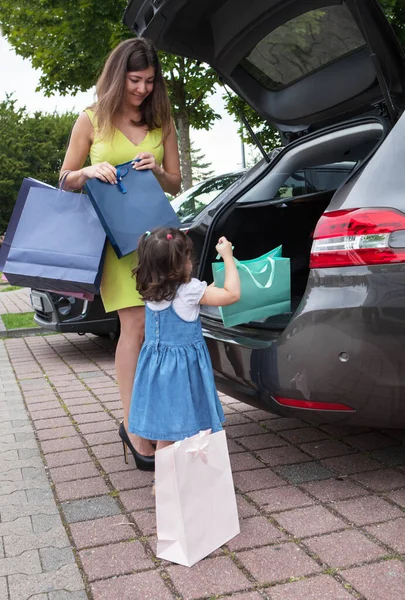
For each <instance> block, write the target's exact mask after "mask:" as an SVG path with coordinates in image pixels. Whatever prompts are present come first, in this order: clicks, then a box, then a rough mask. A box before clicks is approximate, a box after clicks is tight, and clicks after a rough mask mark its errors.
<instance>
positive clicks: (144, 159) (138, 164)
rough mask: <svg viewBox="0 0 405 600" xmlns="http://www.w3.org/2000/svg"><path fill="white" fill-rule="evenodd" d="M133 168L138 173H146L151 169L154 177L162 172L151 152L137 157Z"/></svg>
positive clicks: (142, 153)
mask: <svg viewBox="0 0 405 600" xmlns="http://www.w3.org/2000/svg"><path fill="white" fill-rule="evenodd" d="M132 165H133V166H132V168H133V169H136V170H137V171H145V170H146V169H150V170H151V171H152V173H153V174H154V175H156V174H158V173H159V172H160V171H161V167H160V166H159V165H158V164H157V162H156V159H155V157H154V156H153V154H151V153H150V152H141V153H140V154H137V156H135V158H134V160H133V163H132Z"/></svg>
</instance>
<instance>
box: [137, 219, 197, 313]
mask: <svg viewBox="0 0 405 600" xmlns="http://www.w3.org/2000/svg"><path fill="white" fill-rule="evenodd" d="M192 256H193V243H192V241H191V240H190V238H189V237H188V236H187V235H186V234H185V233H183V231H180V230H179V229H173V228H163V227H161V228H159V229H154V230H153V231H152V232H151V233H144V234H143V236H142V237H141V239H140V241H139V246H138V258H139V261H138V266H137V267H136V268H135V269H134V270H133V273H134V275H135V276H136V289H137V290H138V292H139V293H140V295H141V296H142V299H143V300H144V301H145V302H161V301H162V300H173V298H174V297H175V295H176V291H177V288H178V287H179V285H181V284H182V283H187V282H188V281H189V280H190V277H191V273H190V270H189V268H188V266H189V265H188V261H189V260H192Z"/></svg>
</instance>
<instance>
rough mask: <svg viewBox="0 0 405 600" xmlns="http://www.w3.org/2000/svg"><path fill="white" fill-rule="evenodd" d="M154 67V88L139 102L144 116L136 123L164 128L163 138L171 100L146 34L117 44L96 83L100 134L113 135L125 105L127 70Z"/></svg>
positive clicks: (164, 137) (96, 115)
mask: <svg viewBox="0 0 405 600" xmlns="http://www.w3.org/2000/svg"><path fill="white" fill-rule="evenodd" d="M148 67H153V68H154V69H155V77H154V83H153V91H152V92H151V93H150V94H149V96H147V97H146V98H145V100H144V101H143V102H142V104H141V106H140V110H141V118H140V120H139V121H138V122H137V125H146V126H147V128H148V130H149V131H152V130H153V129H157V128H162V132H163V140H165V139H166V138H167V136H168V135H169V133H170V129H171V115H170V102H169V97H168V94H167V89H166V84H165V81H164V79H163V75H162V67H161V65H160V61H159V58H158V55H157V52H156V49H155V47H154V45H153V44H152V42H151V41H150V40H148V39H146V38H134V39H129V40H126V41H124V42H121V43H120V44H118V46H117V47H116V48H115V49H114V50H113V51H112V52H111V53H110V55H109V56H108V58H107V61H106V63H105V65H104V68H103V71H102V73H101V75H100V77H99V79H98V81H97V84H96V94H97V102H96V103H95V104H94V105H93V106H92V107H91V108H92V110H94V113H95V117H96V123H97V130H98V134H99V135H100V136H101V137H110V136H112V135H113V129H114V125H115V119H116V117H117V114H118V113H119V111H120V109H121V105H122V100H123V96H124V92H125V84H126V77H127V73H128V72H130V71H144V70H145V69H147V68H148Z"/></svg>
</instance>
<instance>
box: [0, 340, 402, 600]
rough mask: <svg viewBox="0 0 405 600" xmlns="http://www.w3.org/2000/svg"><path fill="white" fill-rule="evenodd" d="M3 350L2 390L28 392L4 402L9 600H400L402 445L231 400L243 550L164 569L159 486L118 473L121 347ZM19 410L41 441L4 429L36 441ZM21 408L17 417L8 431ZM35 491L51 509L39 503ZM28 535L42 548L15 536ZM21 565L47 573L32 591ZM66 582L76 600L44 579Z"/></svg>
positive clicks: (58, 343) (34, 579) (5, 395)
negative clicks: (158, 552)
mask: <svg viewBox="0 0 405 600" xmlns="http://www.w3.org/2000/svg"><path fill="white" fill-rule="evenodd" d="M0 348H2V352H3V354H1V353H0V362H1V364H6V360H5V358H4V352H5V351H6V352H7V355H8V357H9V359H10V360H11V364H12V368H13V372H12V371H11V368H10V367H7V368H6V371H5V378H6V379H5V380H4V381H8V380H12V375H13V374H15V375H16V377H17V379H18V387H17V386H16V384H15V382H14V380H12V381H13V384H12V385H11V388H10V389H8V385H9V384H7V385H6V384H5V383H4V382H3V380H2V382H1V385H2V386H3V387H0V392H1V396H0V397H1V398H2V400H1V404H0V406H1V407H3V408H1V409H0V410H1V411H2V412H0V415H1V421H4V419H5V417H6V421H4V423H5V424H3V422H2V423H1V425H0V427H1V428H2V431H3V430H4V431H3V435H4V438H3V436H2V440H1V442H0V451H1V453H2V454H1V458H0V461H1V462H0V465H2V464H5V463H6V461H7V466H8V468H7V470H6V473H8V475H7V477H8V478H9V480H5V481H6V483H5V484H4V485H6V486H7V487H6V488H4V489H5V490H6V491H5V492H4V493H3V492H1V493H0V536H2V541H1V545H0V557H2V558H0V597H2V590H6V593H8V594H9V600H17V599H18V600H20V599H21V600H25V599H28V598H29V595H32V594H33V591H32V589H34V590H35V593H36V594H37V596H35V597H36V598H40V599H41V600H45V599H46V600H62V599H66V600H78V599H79V598H80V600H81V599H82V598H89V599H90V600H104V599H105V600H126V599H128V600H129V599H131V600H138V599H141V598H142V600H166V599H167V600H174V599H176V600H203V599H204V600H211V599H213V598H218V597H220V598H233V599H234V600H260V599H262V600H350V599H353V598H357V599H358V600H397V599H398V600H402V599H403V584H404V583H405V564H404V560H403V559H404V552H405V544H404V542H403V538H404V535H403V534H404V533H405V448H404V441H405V435H404V433H403V432H402V431H396V430H393V431H389V430H384V431H378V432H377V431H370V430H368V429H364V428H352V429H350V428H347V427H345V426H342V425H315V424H313V423H311V422H309V421H308V422H305V421H300V420H298V419H291V418H290V419H288V418H281V417H278V416H277V415H271V414H268V413H265V412H264V411H260V410H255V409H253V408H252V407H250V406H247V405H245V404H242V403H239V402H236V401H235V400H234V399H232V398H229V397H227V396H223V395H222V396H221V400H222V402H223V405H224V410H225V413H226V417H227V425H226V431H227V436H228V442H229V449H230V453H231V463H232V468H233V472H234V481H235V486H236V490H237V499H238V507H239V515H240V520H241V534H240V535H239V536H238V537H236V538H235V539H234V540H231V541H230V542H229V543H228V544H227V545H226V546H224V547H223V548H221V549H219V550H218V551H217V552H215V553H214V554H213V555H211V556H210V557H208V558H207V559H205V560H204V561H201V562H200V563H199V564H197V565H195V566H194V567H193V568H191V569H188V568H186V567H181V566H178V565H173V564H170V563H168V562H166V561H161V560H158V559H157V558H156V556H155V554H154V551H155V547H156V530H155V514H154V499H153V496H152V495H151V479H152V475H151V474H150V473H144V472H141V471H138V470H136V468H135V466H134V464H133V463H130V464H129V465H125V463H124V460H123V456H122V446H121V444H120V440H119V437H118V432H117V429H118V423H119V420H120V419H121V418H122V409H121V405H120V400H119V394H118V389H117V385H116V381H115V370H114V363H113V353H114V343H113V342H111V341H110V340H105V339H102V338H97V337H95V336H90V335H89V336H84V337H78V336H76V335H73V334H72V335H55V336H48V337H30V338H26V339H9V340H6V341H5V342H4V343H3V342H0ZM4 349H5V350H4ZM1 372H2V374H3V371H1ZM21 394H22V396H23V398H24V402H25V404H26V406H27V407H28V411H29V415H30V418H31V420H32V423H33V426H34V430H35V437H34V436H33V434H32V429H30V430H29V431H28V430H25V429H23V430H20V429H18V431H16V432H14V431H12V432H11V436H12V437H10V438H9V437H7V436H9V435H10V434H9V431H8V427H11V429H12V430H14V428H16V429H17V428H20V427H23V428H25V427H27V426H28V425H29V423H28V421H27V416H26V413H25V411H24V406H23V404H22V399H21ZM14 397H15V398H16V399H17V400H19V402H20V408H18V404H16V405H15V407H16V408H15V409H16V410H17V416H16V418H15V419H13V420H11V419H10V423H11V425H8V421H7V419H9V406H10V405H12V406H13V407H14V403H13V400H14ZM10 402H11V404H10ZM13 409H14V408H13ZM18 411H19V412H18ZM6 413H7V415H6ZM23 415H25V416H23ZM19 420H20V421H21V420H22V421H23V422H22V423H18V421H19ZM16 422H17V423H16ZM26 433H31V436H28V437H26V438H25V437H24V434H26ZM6 443H7V444H11V445H12V447H8V446H7V447H6V445H5V444H6ZM38 446H39V448H40V454H39V452H38V449H37V448H38ZM41 456H42V460H43V461H44V463H42V462H41V458H40V457H41ZM34 459H36V460H39V461H40V462H41V466H38V465H39V463H38V462H36V463H34V464H31V461H32V460H34ZM16 460H18V461H19V463H18V464H19V465H20V466H17V467H15V466H14V461H16ZM11 462H12V463H13V466H12V468H11V469H10V468H9V467H10V463H11ZM42 464H45V466H46V468H45V472H46V473H47V477H45V476H44V469H43V468H42ZM20 471H21V473H20ZM0 477H2V474H1V471H0ZM19 477H21V479H19ZM14 478H16V479H14ZM37 478H38V482H39V483H41V485H45V484H46V485H47V486H48V487H47V490H45V491H46V493H45V492H44V489H43V488H42V487H41V486H40V485H39V486H38V487H31V486H33V482H36V481H37ZM25 480H26V481H27V482H28V483H24V481H25ZM21 481H22V482H23V483H21ZM49 481H50V482H51V485H52V491H53V494H52V502H51V493H50V490H49ZM27 486H28V487H27ZM1 488H2V489H3V484H2V485H1ZM24 494H25V496H24ZM2 498H3V500H2ZM55 500H56V504H55ZM47 503H48V504H47ZM52 503H53V504H52ZM51 504H52V508H49V507H50V506H51ZM27 505H28V506H27ZM30 506H33V507H34V509H30ZM32 510H37V511H40V512H34V513H32ZM58 511H59V512H58ZM61 518H62V521H61ZM29 522H30V523H31V526H32V533H23V534H21V533H19V531H20V529H18V528H21V530H22V531H25V530H24V527H25V526H26V524H28V523H29ZM10 523H13V526H15V527H16V528H17V531H16V532H15V533H14V534H13V533H10V530H9V526H10ZM61 523H63V525H64V530H63V531H62V530H61V529H60V527H61ZM4 525H6V527H5V528H4ZM2 527H3V530H2V529H1V528H2ZM57 532H59V533H57ZM8 536H9V539H7V538H8ZM66 536H67V537H66ZM66 540H68V542H69V543H67V541H66ZM50 549H51V550H50ZM37 554H38V555H39V558H38V557H37ZM22 557H23V558H22ZM36 557H37V558H38V561H39V562H38V561H36ZM2 561H3V569H5V571H6V572H2V571H1V568H2V567H1V565H2ZM4 561H6V562H4ZM69 561H74V562H69ZM21 565H28V566H27V569H28V568H31V569H33V570H35V569H39V567H38V565H40V566H41V569H42V572H34V573H32V574H26V575H24V578H25V579H24V578H22V575H21V574H18V575H16V573H15V572H16V571H17V572H18V573H22V571H21V569H22V568H23V567H22V566H21ZM30 565H31V566H30ZM66 568H75V569H76V572H77V573H79V569H80V571H81V575H82V577H83V580H82V587H81V588H80V589H78V590H73V591H70V593H69V592H68V591H65V592H64V593H63V594H61V593H60V591H56V589H55V591H50V590H49V588H47V587H46V586H48V585H49V582H48V579H47V578H49V577H50V576H49V573H52V577H53V579H52V582H53V583H52V585H54V584H55V582H56V584H57V585H60V583H59V582H60V579H58V577H56V575H55V574H58V576H59V575H60V577H62V578H63V576H64V569H66ZM7 569H9V570H10V569H11V570H12V569H14V571H12V572H10V573H9V572H7ZM13 577H14V578H16V577H17V578H18V580H17V579H12V578H13ZM10 579H11V581H12V582H14V581H15V582H16V583H15V585H17V583H18V585H19V586H20V587H15V588H13V587H10V584H9V581H10ZM26 581H29V585H30V586H31V588H30V589H28V587H29V585H28V584H27V583H26ZM72 581H74V578H70V579H69V583H72ZM24 582H25V583H24ZM2 586H3V588H2ZM4 586H6V587H4ZM7 586H8V587H7ZM33 586H35V587H33ZM41 586H42V587H41ZM57 589H58V590H60V588H57ZM55 594H56V595H55ZM78 594H79V595H78ZM5 597H7V596H5Z"/></svg>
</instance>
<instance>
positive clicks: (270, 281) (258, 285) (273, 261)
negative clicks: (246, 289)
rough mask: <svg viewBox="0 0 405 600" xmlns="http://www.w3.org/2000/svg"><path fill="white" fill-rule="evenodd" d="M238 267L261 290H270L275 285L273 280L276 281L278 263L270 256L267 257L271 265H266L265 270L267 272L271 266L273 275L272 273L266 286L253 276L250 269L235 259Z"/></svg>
mask: <svg viewBox="0 0 405 600" xmlns="http://www.w3.org/2000/svg"><path fill="white" fill-rule="evenodd" d="M234 260H235V263H236V265H237V266H238V268H239V269H241V270H243V271H246V273H247V274H248V275H249V276H250V277H251V279H252V281H253V283H254V284H255V286H256V287H258V288H259V289H261V290H265V289H268V288H269V287H271V286H272V285H273V280H274V272H275V265H276V261H275V260H274V258H271V257H270V256H268V257H267V259H266V260H268V261H269V264H268V265H266V267H265V269H266V270H267V268H268V267H269V265H270V266H271V273H270V277H269V279H268V281H267V283H266V284H265V285H263V284H262V283H260V282H259V281H257V280H256V279H255V277H254V275H253V273H252V272H251V271H250V269H249V267H247V266H246V265H244V264H242V263H241V262H240V261H239V260H237V259H236V258H235V259H234Z"/></svg>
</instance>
